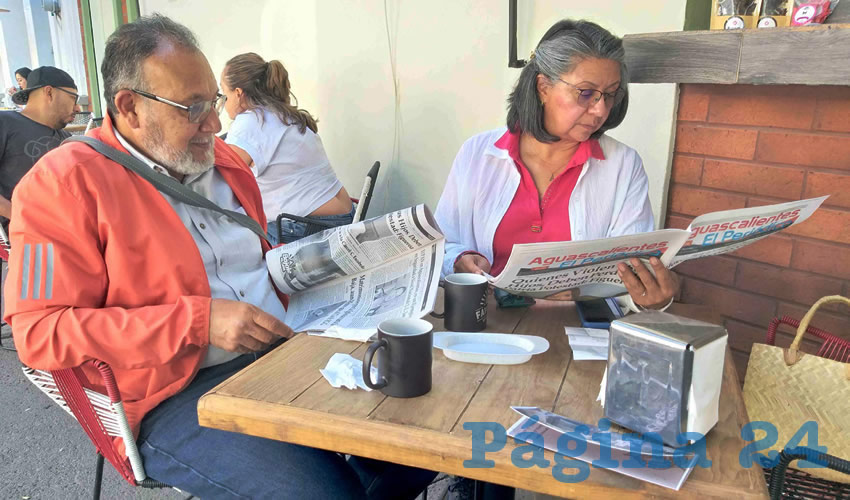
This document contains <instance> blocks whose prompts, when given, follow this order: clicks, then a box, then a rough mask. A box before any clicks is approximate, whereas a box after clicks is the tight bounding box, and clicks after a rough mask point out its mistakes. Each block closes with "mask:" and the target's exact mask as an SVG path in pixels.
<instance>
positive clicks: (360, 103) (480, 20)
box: [140, 0, 685, 216]
mask: <svg viewBox="0 0 850 500" xmlns="http://www.w3.org/2000/svg"><path fill="white" fill-rule="evenodd" d="M519 3H520V11H519V16H518V17H519V29H518V31H519V43H518V45H519V54H520V55H519V57H520V58H526V57H527V54H528V53H529V52H530V51H531V49H532V48H533V47H534V45H535V44H536V43H537V41H538V40H539V38H540V37H541V36H542V35H543V33H544V32H545V31H546V29H548V27H549V26H551V25H552V24H553V23H554V22H555V21H557V20H560V19H562V18H564V17H572V18H580V17H584V18H589V19H592V20H595V21H597V22H599V23H600V24H602V25H603V26H605V27H607V28H609V29H611V30H612V31H614V32H615V33H616V34H618V35H620V36H622V35H624V34H626V33H644V32H654V31H678V30H681V29H682V26H683V23H684V11H685V2H682V1H681V0H656V1H655V2H654V3H653V5H652V7H651V8H648V7H647V4H646V3H637V2H631V1H629V0H596V1H595V2H587V1H578V0H561V1H556V0H550V1H543V0H538V1H534V2H532V1H528V0H523V1H521V2H519ZM385 5H386V6H387V11H386V12H385V10H384V6H385ZM140 7H141V11H142V14H147V13H152V12H160V13H162V14H165V15H168V16H171V17H172V18H174V19H175V20H177V21H179V22H182V23H184V24H186V25H187V26H188V27H190V28H191V29H192V30H193V31H194V32H195V33H196V34H197V35H198V38H199V40H200V42H201V45H202V48H203V50H204V52H205V53H206V54H207V57H208V58H209V60H210V63H211V64H212V66H213V69H214V71H215V72H216V73H218V72H220V71H221V69H222V68H223V66H224V63H225V61H227V59H229V58H230V57H232V56H234V55H236V54H238V53H241V52H245V51H255V52H258V53H259V54H260V55H262V56H263V57H264V58H266V59H272V58H275V59H280V60H282V61H283V63H284V64H285V65H286V67H287V69H288V70H289V71H290V75H291V77H292V88H293V90H294V92H295V94H296V95H297V96H298V98H299V100H300V104H301V106H302V107H304V108H306V109H308V110H309V111H310V112H312V113H313V114H314V115H316V116H317V117H318V118H319V133H320V134H321V136H322V139H323V141H324V144H325V147H326V149H327V151H328V155H329V156H330V159H331V161H332V163H333V165H334V168H335V169H336V171H337V173H338V175H339V177H340V179H341V180H342V182H343V183H344V184H345V185H346V186H347V187H348V189H349V191H351V192H352V194H353V195H355V194H354V193H356V192H358V191H359V190H360V186H361V184H362V179H363V176H364V175H365V173H366V171H367V170H368V168H369V166H370V165H371V163H372V161H374V160H380V161H381V163H382V175H381V182H380V184H379V186H378V190H377V193H376V198H375V200H374V201H373V203H372V208H371V210H370V213H371V214H372V215H375V214H378V213H381V212H385V211H388V210H391V209H395V208H399V207H403V206H407V205H410V204H413V203H415V202H420V201H424V202H426V203H428V204H429V205H430V206H431V207H432V208H434V207H435V206H436V203H437V200H438V198H439V196H440V193H441V191H442V187H443V183H444V181H445V178H446V176H447V174H448V170H449V168H450V167H451V163H452V160H453V159H454V156H455V154H456V153H457V150H458V148H459V147H460V145H461V144H462V143H463V141H464V140H465V139H467V138H468V137H470V136H472V135H474V134H476V133H478V132H481V131H484V130H488V129H491V128H495V127H498V126H501V125H502V124H503V123H504V119H505V102H506V101H505V100H506V97H507V95H508V93H509V92H510V89H511V87H512V86H513V84H514V83H515V81H516V78H517V77H518V76H519V70H518V69H511V68H508V66H507V29H508V6H507V2H505V1H504V0H464V1H457V0H430V1H403V0H387V1H386V2H382V1H380V0H252V1H245V2H242V3H239V4H234V3H233V2H231V1H229V0H182V1H179V2H178V1H174V0H141V1H140ZM387 27H388V28H389V29H387ZM388 31H389V33H388ZM393 55H394V57H393ZM393 59H394V61H395V64H393V63H392V61H393ZM394 74H395V77H396V82H397V85H398V96H397V98H396V96H395V94H394V84H393V75H394ZM631 90H632V98H631V103H630V110H629V115H628V117H627V118H626V121H625V122H624V124H623V125H621V126H620V127H619V128H618V129H616V130H614V131H612V132H611V135H613V136H615V137H617V138H618V139H620V140H622V141H624V142H626V143H628V144H630V145H631V146H633V147H634V148H635V149H637V150H638V151H639V152H640V154H641V156H643V158H644V162H645V164H646V167H647V171H648V173H649V176H650V185H651V199H652V203H653V207H654V209H655V211H656V214H657V216H658V214H660V212H661V209H662V206H663V201H664V192H665V191H666V182H667V180H666V177H667V175H668V174H667V172H668V170H669V168H668V165H669V163H670V143H671V134H672V130H673V113H674V107H675V86H673V85H634V86H632V87H631ZM387 182H389V186H390V188H389V190H387ZM355 196H356V195H355Z"/></svg>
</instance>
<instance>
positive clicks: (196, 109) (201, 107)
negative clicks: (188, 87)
mask: <svg viewBox="0 0 850 500" xmlns="http://www.w3.org/2000/svg"><path fill="white" fill-rule="evenodd" d="M129 90H130V91H131V92H135V93H136V94H139V95H140V96H142V97H147V98H148V99H153V100H154V101H159V102H162V103H165V104H168V105H170V106H174V107H175V108H180V109H182V110H184V111H188V112H189V123H200V122H202V121H203V120H204V118H206V117H207V115H209V114H210V111H211V110H213V109H215V112H216V113H220V112H221V110H222V108H224V103H225V101H227V97H226V96H224V95H223V94H216V95H215V99H213V100H212V101H201V102H196V103H194V104H190V105H189V106H184V105H182V104H178V103H176V102H174V101H169V100H168V99H166V98H164V97H160V96H158V95H154V94H151V93H150V92H145V91H144V90H139V89H129Z"/></svg>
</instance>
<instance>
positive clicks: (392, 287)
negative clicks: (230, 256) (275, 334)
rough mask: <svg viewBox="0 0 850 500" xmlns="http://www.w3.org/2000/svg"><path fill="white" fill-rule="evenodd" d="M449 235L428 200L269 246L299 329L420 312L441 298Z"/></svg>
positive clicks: (362, 323)
mask: <svg viewBox="0 0 850 500" xmlns="http://www.w3.org/2000/svg"><path fill="white" fill-rule="evenodd" d="M444 252H445V238H444V237H443V235H442V233H441V232H440V231H439V229H438V227H437V224H436V222H435V221H434V218H433V216H432V214H431V211H430V210H429V209H428V207H427V206H425V205H418V206H416V207H410V208H406V209H404V210H398V211H395V212H391V213H389V214H386V215H383V216H380V217H376V218H373V219H369V220H366V221H363V222H358V223H355V224H350V225H348V226H340V227H336V228H332V229H328V230H325V231H323V232H321V233H318V234H315V235H312V236H309V237H307V238H304V239H301V240H298V241H296V242H293V243H290V244H287V245H283V246H280V247H277V248H274V249H272V250H270V251H269V252H268V253H267V254H266V263H267V266H268V268H269V273H270V275H271V277H272V279H273V280H274V282H275V285H277V287H278V288H279V289H280V290H281V291H283V292H284V293H286V294H288V295H290V301H289V307H288V309H287V313H286V322H287V324H288V325H289V326H290V327H291V328H292V329H293V330H295V331H304V330H324V329H327V328H329V327H331V326H341V327H350V328H367V327H375V326H377V325H378V323H380V322H381V321H383V320H384V319H389V318H397V317H417V318H418V317H422V316H424V315H425V314H427V313H429V312H430V311H431V310H433V307H434V301H435V300H436V297H437V288H438V286H437V285H438V283H439V278H440V267H441V265H442V260H443V254H444Z"/></svg>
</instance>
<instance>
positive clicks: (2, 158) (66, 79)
mask: <svg viewBox="0 0 850 500" xmlns="http://www.w3.org/2000/svg"><path fill="white" fill-rule="evenodd" d="M77 98H78V95H77V85H76V84H75V83H74V79H73V78H71V75H69V74H68V73H66V72H64V71H62V70H61V69H58V68H54V67H53V66H42V67H40V68H36V69H34V70H32V71H31V72H30V73H29V75H28V78H27V79H26V88H24V89H22V90H19V91H18V92H16V93H15V94H14V95H13V96H12V100H13V101H14V102H15V103H16V104H26V105H27V106H26V108H24V109H23V110H22V111H20V112H18V111H2V112H0V223H2V224H3V226H4V228H8V224H9V216H10V215H11V213H12V204H11V201H9V200H11V199H12V190H13V189H15V186H16V185H17V184H18V181H20V180H21V177H23V176H24V174H26V173H27V172H29V170H30V169H31V168H32V167H33V165H35V163H36V162H37V161H38V160H39V158H41V157H42V156H44V154H45V153H47V152H48V151H50V150H51V149H53V148H55V147H57V146H59V144H61V143H62V141H64V140H65V139H66V138H68V137H70V136H71V134H69V133H68V132H65V131H64V130H62V129H64V128H65V126H66V125H68V124H69V123H71V121H72V120H73V119H74V113H75V112H76V111H77Z"/></svg>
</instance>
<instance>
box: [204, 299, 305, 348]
mask: <svg viewBox="0 0 850 500" xmlns="http://www.w3.org/2000/svg"><path fill="white" fill-rule="evenodd" d="M292 335H293V332H292V328H289V327H288V326H286V325H285V324H283V323H282V322H281V321H280V320H278V319H277V318H275V317H274V316H272V315H271V314H268V313H266V312H263V311H262V310H261V309H260V308H259V307H256V306H253V305H251V304H246V303H244V302H236V301H235V300H225V299H212V303H211V304H210V344H211V345H214V346H216V347H218V348H221V349H224V350H225V351H229V352H238V353H249V352H257V351H262V350H263V349H266V348H268V347H269V346H270V345H272V344H273V343H274V342H275V341H277V340H278V339H280V338H282V337H285V338H289V337H292Z"/></svg>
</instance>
